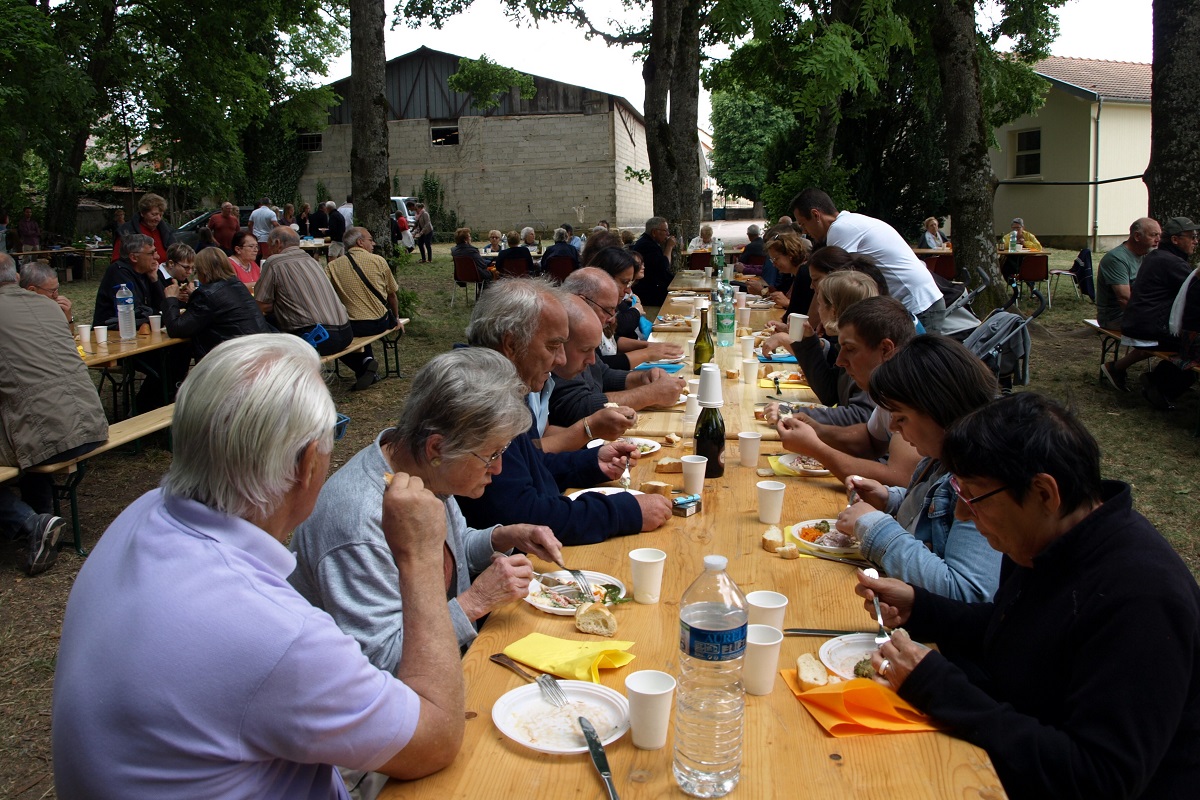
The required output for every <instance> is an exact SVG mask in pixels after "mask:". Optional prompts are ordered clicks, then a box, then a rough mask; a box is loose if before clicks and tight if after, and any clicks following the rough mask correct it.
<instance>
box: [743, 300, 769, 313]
mask: <svg viewBox="0 0 1200 800" xmlns="http://www.w3.org/2000/svg"><path fill="white" fill-rule="evenodd" d="M746 307H747V308H754V309H757V310H759V311H762V310H764V309H767V308H774V307H775V304H774V303H773V302H771V301H770V300H747V301H746Z"/></svg>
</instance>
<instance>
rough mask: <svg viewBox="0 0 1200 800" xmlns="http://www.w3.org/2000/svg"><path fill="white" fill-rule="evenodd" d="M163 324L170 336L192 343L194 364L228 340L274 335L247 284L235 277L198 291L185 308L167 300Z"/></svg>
mask: <svg viewBox="0 0 1200 800" xmlns="http://www.w3.org/2000/svg"><path fill="white" fill-rule="evenodd" d="M182 308H187V313H186V314H181V313H180V310H181V309H182ZM163 322H164V323H165V324H166V327H167V333H168V334H170V335H171V336H173V337H175V338H178V339H191V340H192V352H193V354H194V355H195V357H196V360H197V361H199V360H200V359H202V358H204V356H205V355H206V354H207V353H208V351H209V350H212V349H213V348H214V347H216V346H217V345H219V344H220V343H221V342H224V341H225V340H227V339H233V338H236V337H238V336H247V335H249V334H251V333H275V332H276V331H275V329H274V328H272V327H271V326H270V325H268V324H267V320H266V318H265V317H263V315H262V311H260V310H259V308H258V303H256V302H254V298H253V297H252V296H251V295H250V290H249V289H247V288H246V284H244V283H242V282H241V281H240V280H239V279H238V278H237V277H236V276H235V277H232V278H226V279H225V280H222V281H215V282H213V283H205V284H202V285H201V286H199V287H197V289H196V290H195V291H194V292H192V295H191V298H190V299H189V300H188V303H187V306H183V304H182V303H180V302H179V298H177V297H168V298H166V311H165V313H164V315H163Z"/></svg>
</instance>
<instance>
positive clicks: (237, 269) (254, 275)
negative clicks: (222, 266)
mask: <svg viewBox="0 0 1200 800" xmlns="http://www.w3.org/2000/svg"><path fill="white" fill-rule="evenodd" d="M229 264H230V266H232V267H233V274H234V275H237V276H238V280H240V281H241V282H242V283H244V284H246V285H248V286H249V285H253V284H256V283H258V279H259V277H260V275H261V274H262V267H261V266H259V265H258V264H257V263H256V262H254V261H251V262H250V266H249V268H247V267H245V266H244V265H243V264H242V262H240V261H238V260H237V259H236V258H234V257H233V256H230V257H229Z"/></svg>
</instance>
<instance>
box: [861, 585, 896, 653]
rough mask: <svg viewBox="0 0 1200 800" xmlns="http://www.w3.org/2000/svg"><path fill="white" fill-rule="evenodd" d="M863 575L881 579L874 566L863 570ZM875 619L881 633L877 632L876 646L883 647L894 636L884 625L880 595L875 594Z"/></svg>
mask: <svg viewBox="0 0 1200 800" xmlns="http://www.w3.org/2000/svg"><path fill="white" fill-rule="evenodd" d="M863 575H866V576H867V577H868V578H872V579H874V580H878V579H879V570H877V569H875V568H874V567H867V568H866V569H864V570H863ZM875 621H876V622H878V623H879V633H877V634H875V646H876V647H882V646H883V645H884V644H886V643H888V642H890V641H891V640H892V637H891V636H889V635H888V632H887V628H885V627H883V612H882V611H880V610H879V595H878V594H876V595H875Z"/></svg>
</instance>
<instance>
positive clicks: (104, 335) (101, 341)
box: [92, 325, 108, 347]
mask: <svg viewBox="0 0 1200 800" xmlns="http://www.w3.org/2000/svg"><path fill="white" fill-rule="evenodd" d="M92 332H93V333H95V334H96V344H98V345H101V346H104V347H107V346H108V326H107V325H97V326H96V327H94V328H92Z"/></svg>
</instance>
